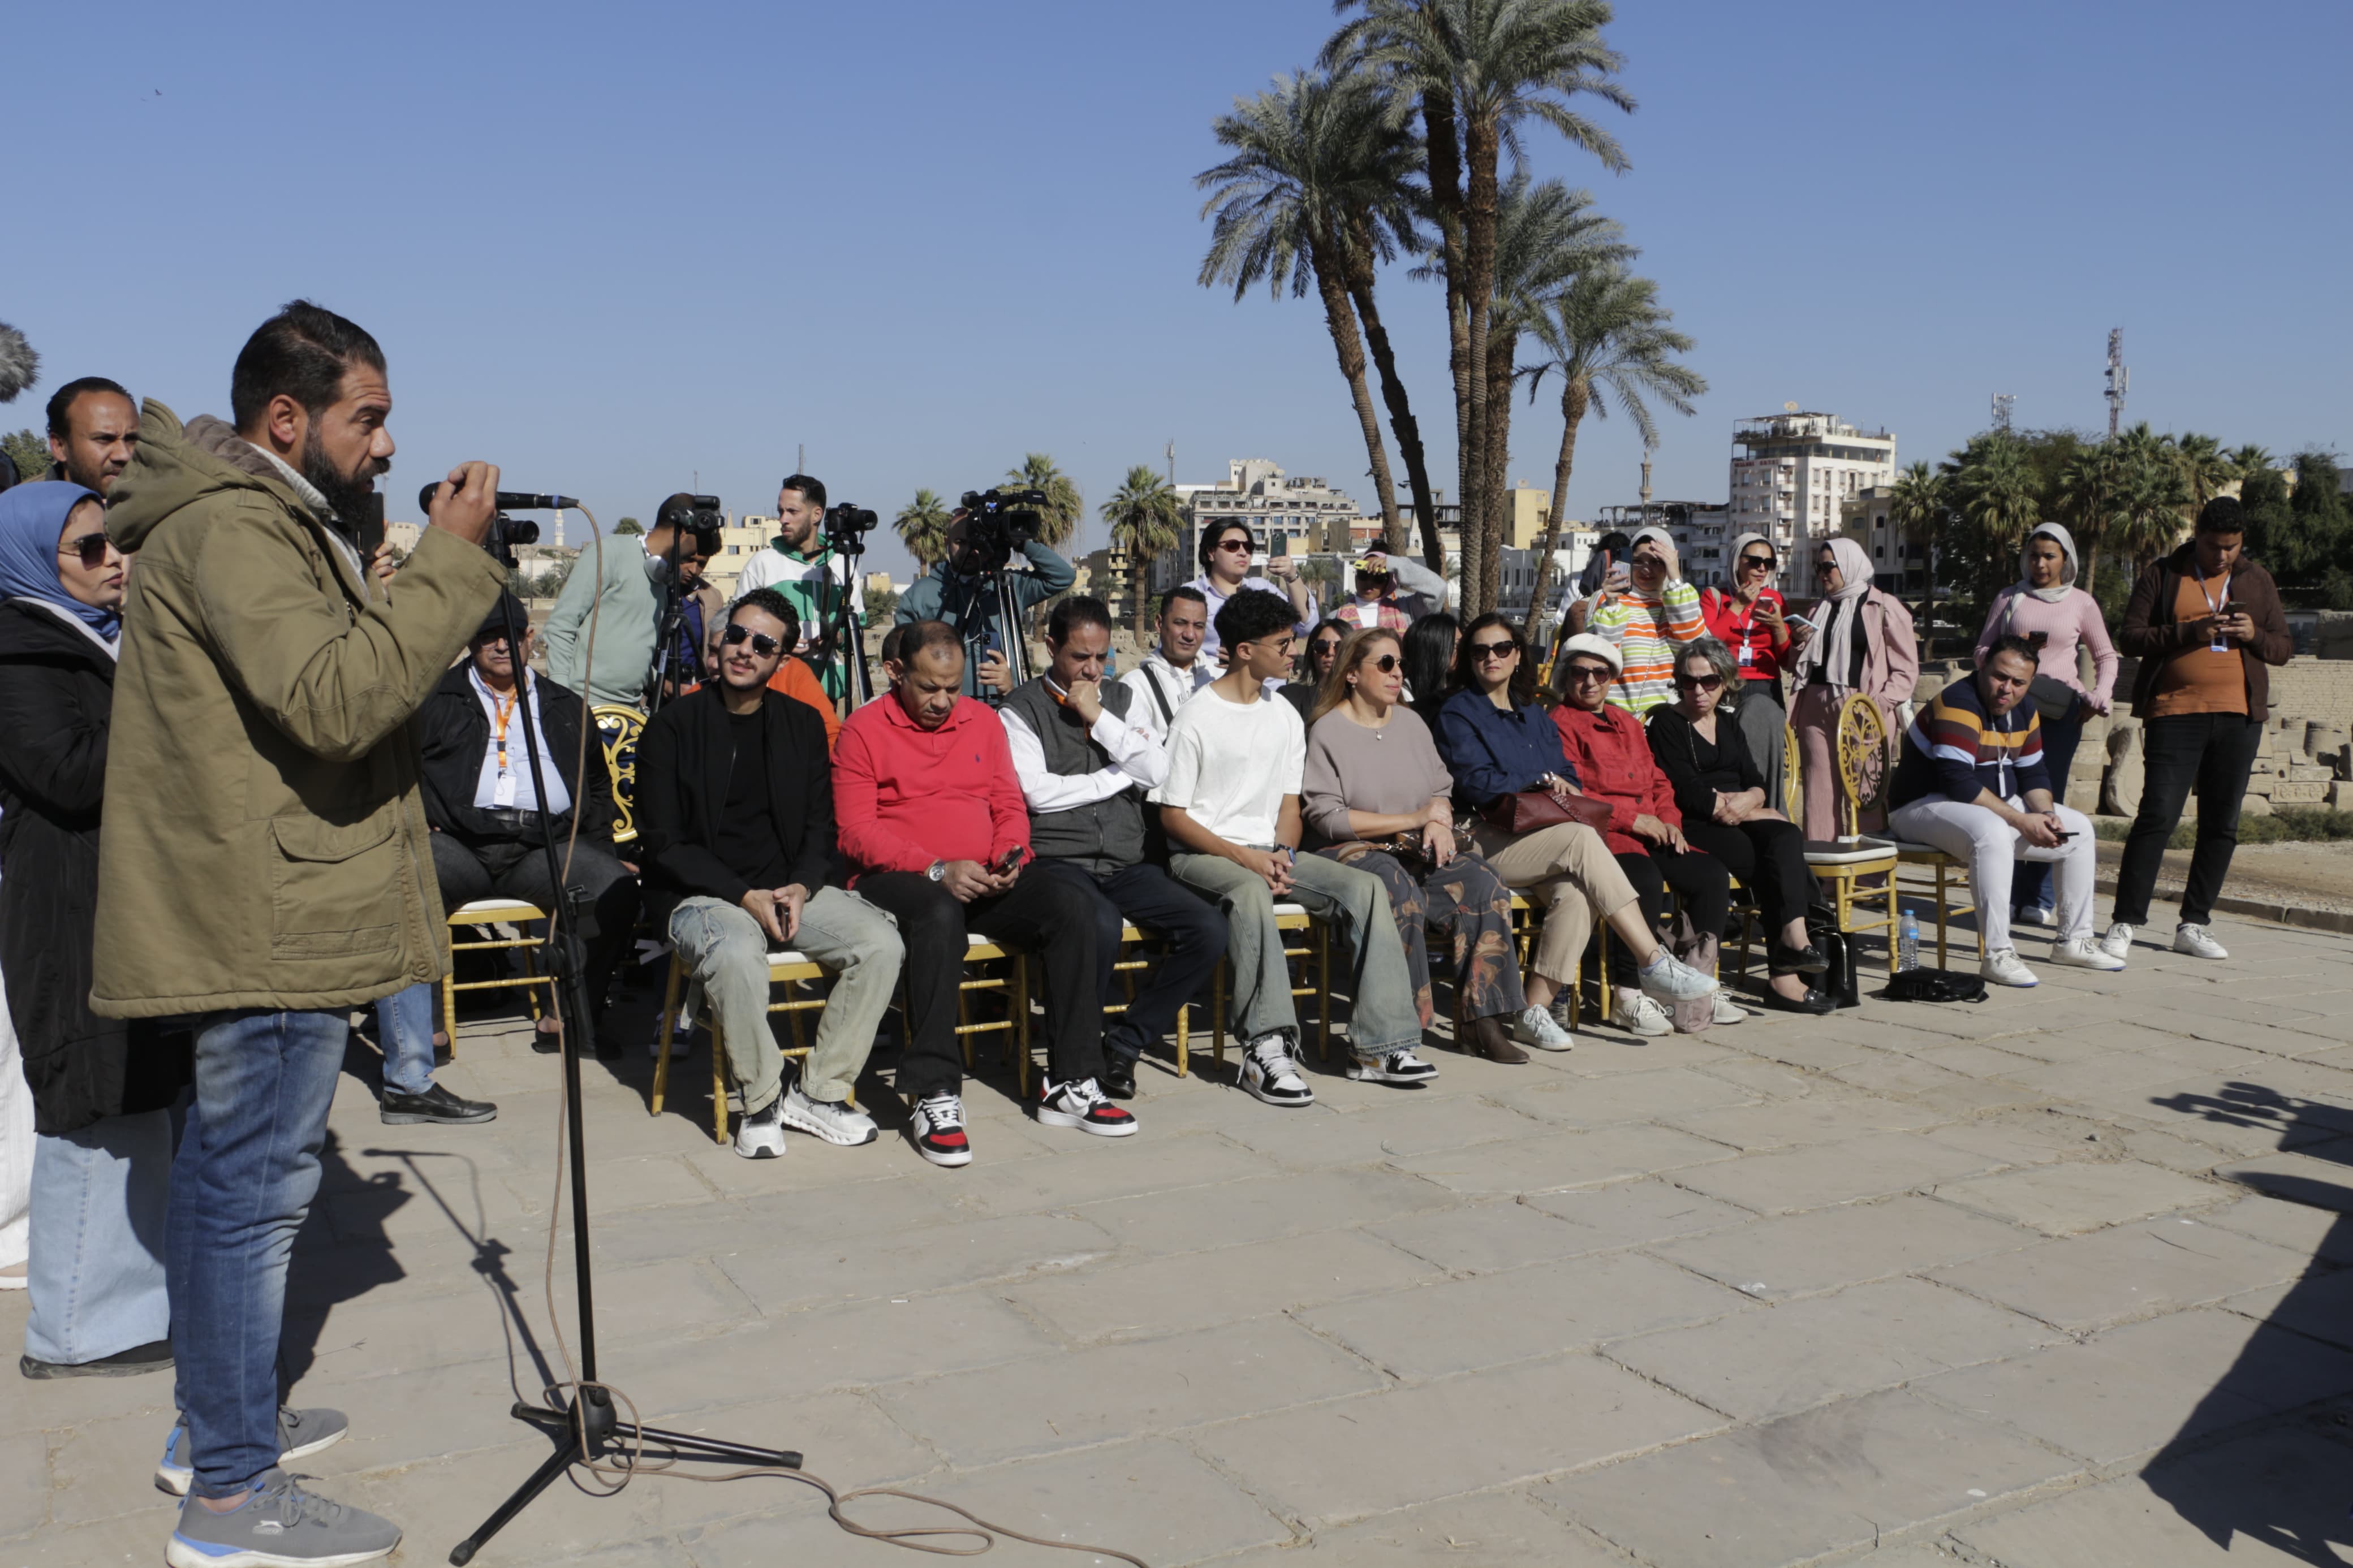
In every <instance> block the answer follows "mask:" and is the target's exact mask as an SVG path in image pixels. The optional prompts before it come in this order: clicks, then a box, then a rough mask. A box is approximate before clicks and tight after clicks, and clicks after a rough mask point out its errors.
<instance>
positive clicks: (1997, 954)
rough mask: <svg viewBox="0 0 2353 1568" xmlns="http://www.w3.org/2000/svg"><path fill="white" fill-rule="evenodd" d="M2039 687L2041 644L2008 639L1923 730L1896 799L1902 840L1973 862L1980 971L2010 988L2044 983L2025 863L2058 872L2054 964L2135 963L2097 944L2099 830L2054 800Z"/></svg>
mask: <svg viewBox="0 0 2353 1568" xmlns="http://www.w3.org/2000/svg"><path fill="white" fill-rule="evenodd" d="M2033 684H2034V646H2033V645H2032V644H2031V643H2030V642H2028V641H2027V640H2026V639H2025V638H2024V637H2015V636H2011V637H1996V638H1995V639H1994V641H1993V643H1992V644H1991V646H1989V647H1988V648H1987V649H1986V656H1985V660H1984V662H1983V663H1981V664H1979V665H1978V669H1977V673H1976V674H1975V675H1973V676H1971V677H1970V678H1969V679H1967V680H1960V681H1955V682H1954V683H1953V684H1952V685H1950V686H1947V687H1946V688H1945V689H1943V690H1942V691H1940V692H1938V693H1937V694H1936V700H1935V701H1933V702H1931V703H1929V704H1928V706H1927V707H1926V708H1924V709H1922V710H1920V712H1919V716H1918V717H1917V718H1915V719H1914V720H1913V721H1912V727H1911V729H1910V730H1908V731H1905V737H1904V739H1905V751H1904V760H1903V762H1902V763H1899V764H1898V765H1897V767H1896V770H1895V778H1894V785H1893V788H1892V789H1891V791H1890V793H1889V798H1890V799H1891V800H1892V801H1893V802H1894V808H1895V809H1894V815H1893V816H1891V817H1890V818H1889V819H1888V820H1889V826H1892V827H1893V828H1894V830H1895V833H1896V836H1897V837H1901V838H1906V839H1910V840H1911V841H1913V842H1915V843H1918V844H1932V845H1934V846H1936V847H1937V848H1939V849H1942V850H1944V851H1945V852H1946V853H1947V854H1948V855H1955V856H1960V857H1964V858H1967V859H1968V863H1969V888H1970V891H1971V893H1972V894H1973V895H1974V897H1975V898H1976V900H1977V906H1978V931H1980V932H1981V933H1982V934H1983V936H1984V948H1985V956H1984V958H1983V959H1982V960H1981V961H1980V962H1979V964H1978V973H1981V974H1983V975H1984V976H1985V977H1986V978H1987V979H1988V980H1990V981H1992V982H1993V983H1994V984H1998V985H2032V984H2035V978H2034V972H2033V971H2032V970H2031V969H2029V968H2027V967H2026V965H2025V964H2023V963H2020V962H2019V960H2018V953H2017V952H2016V950H2015V949H2013V948H2012V947H2011V946H2010V872H2011V869H2012V867H2013V865H2014V863H2015V862H2017V861H2019V860H2047V861H2051V862H2052V863H2054V865H2055V866H2056V868H2057V869H2056V871H2055V873H2054V876H2053V880H2054V881H2055V882H2056V883H2057V885H2058V889H2059V910H2058V923H2059V933H2058V935H2056V936H2055V937H2053V938H2052V942H2051V962H2052V963H2061V964H2068V965H2072V966H2073V967H2075V968H2078V969H2122V968H2123V967H2124V966H2125V963H2124V960H2122V959H2120V958H2112V957H2110V956H2109V955H2108V953H2107V952H2106V951H2105V949H2103V948H2102V947H2101V946H2100V944H2099V943H2098V942H2094V940H2093V939H2092V879H2093V875H2094V866H2095V859H2094V857H2095V856H2096V854H2097V849H2096V847H2095V845H2094V839H2093V837H2092V825H2091V823H2090V821H2088V820H2087V819H2086V818H2085V817H2084V814H2083V813H2081V812H2079V811H2075V810H2073V809H2071V808H2069V807H2067V806H2064V805H2059V804H2058V803H2057V802H2056V801H2055V800H2054V799H2053V798H2052V788H2051V773H2050V770H2049V769H2048V768H2047V767H2045V766H2044V765H2043V761H2042V721H2041V720H2040V719H2039V718H2037V717H2036V715H2035V712H2034V710H2033V706H2032V704H2031V703H2030V704H2027V705H2026V706H2025V708H2024V709H2023V710H2021V707H2020V704H2021V702H2022V701H2023V700H2024V699H2025V697H2026V694H2027V692H2028V690H2029V689H2031V687H2032V686H2033ZM2021 711H2023V713H2024V715H2025V716H2024V717H2023V718H2021V717H2020V714H2021Z"/></svg>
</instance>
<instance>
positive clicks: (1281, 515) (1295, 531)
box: [1152, 458, 1358, 594]
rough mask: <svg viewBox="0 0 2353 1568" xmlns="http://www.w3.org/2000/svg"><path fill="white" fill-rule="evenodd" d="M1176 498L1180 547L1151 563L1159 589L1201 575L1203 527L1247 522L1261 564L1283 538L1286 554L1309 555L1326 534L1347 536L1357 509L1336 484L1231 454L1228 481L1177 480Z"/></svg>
mask: <svg viewBox="0 0 2353 1568" xmlns="http://www.w3.org/2000/svg"><path fill="white" fill-rule="evenodd" d="M1176 499H1177V504H1178V505H1179V506H1180V507H1181V508H1182V509H1183V517H1184V521H1183V522H1182V524H1181V525H1180V526H1179V528H1178V529H1177V537H1176V549H1174V550H1171V551H1168V552H1165V553H1163V554H1162V555H1160V556H1159V557H1158V558H1157V559H1155V561H1154V562H1153V563H1152V591H1153V592H1154V593H1155V594H1160V593H1166V591H1167V590H1168V589H1170V588H1173V587H1175V586H1176V584H1179V583H1185V582H1189V581H1191V580H1192V579H1193V578H1195V577H1198V576H1199V575H1200V573H1201V564H1200V542H1201V530H1202V529H1204V528H1208V527H1212V526H1214V525H1217V524H1219V523H1225V522H1240V523H1246V524H1248V525H1249V527H1250V536H1251V539H1252V541H1253V542H1254V543H1255V545H1256V549H1255V550H1254V551H1253V552H1252V559H1253V560H1254V561H1255V562H1257V563H1259V564H1260V565H1261V566H1262V565H1264V563H1265V561H1266V557H1267V556H1268V555H1269V554H1270V553H1271V552H1273V551H1274V546H1275V542H1276V541H1278V540H1280V541H1281V542H1282V553H1283V554H1286V555H1306V554H1309V553H1312V552H1314V550H1315V548H1316V547H1317V545H1318V544H1320V543H1322V542H1324V541H1325V540H1327V539H1333V540H1335V541H1336V540H1339V539H1345V538H1347V537H1348V530H1349V528H1350V527H1351V526H1352V525H1353V524H1355V523H1356V521H1357V515H1358V512H1357V507H1356V502H1355V501H1354V500H1350V499H1349V497H1348V494H1347V492H1346V491H1345V490H1337V489H1333V488H1332V487H1331V486H1329V485H1327V484H1325V483H1324V481H1323V480H1322V479H1317V478H1311V477H1302V478H1297V479H1294V478H1292V477H1291V476H1289V475H1287V474H1285V473H1284V472H1283V471H1282V468H1279V467H1277V466H1276V465H1275V464H1273V463H1271V462H1269V461H1268V460H1267V459H1266V458H1233V459H1231V460H1230V461H1229V462H1228V463H1227V464H1226V479H1225V482H1224V483H1222V484H1208V485H1178V486H1177V487H1176ZM1335 528H1336V530H1337V532H1336V534H1335V532H1334V530H1335ZM1334 553H1337V552H1334Z"/></svg>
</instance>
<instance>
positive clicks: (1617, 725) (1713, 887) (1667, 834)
mask: <svg viewBox="0 0 2353 1568" xmlns="http://www.w3.org/2000/svg"><path fill="white" fill-rule="evenodd" d="M1619 668H1620V663H1619V653H1618V648H1617V647H1616V645H1615V644H1613V643H1611V642H1609V640H1608V639H1607V638H1605V637H1595V636H1594V635H1593V634H1591V633H1590V632H1585V633H1580V634H1578V635H1577V636H1576V637H1571V638H1569V639H1568V641H1567V643H1565V644H1564V645H1562V647H1561V674H1562V683H1563V685H1564V686H1565V688H1566V691H1565V693H1564V696H1565V697H1566V699H1567V700H1565V701H1564V702H1563V703H1562V704H1561V706H1559V707H1557V708H1556V709H1554V710H1553V714H1552V719H1553V722H1554V724H1556V726H1558V727H1559V730H1560V740H1561V747H1562V750H1564V751H1565V752H1567V754H1568V761H1569V763H1570V764H1571V765H1572V766H1573V767H1574V768H1575V769H1576V770H1577V779H1578V782H1579V783H1580V784H1582V785H1583V786H1584V787H1583V791H1582V793H1584V794H1586V795H1592V796H1595V797H1597V798H1599V799H1601V800H1606V801H1608V802H1609V827H1608V828H1607V829H1605V830H1604V831H1603V833H1602V836H1601V837H1603V839H1604V840H1606V841H1607V842H1608V844H1609V852H1610V853H1611V854H1612V855H1614V856H1616V857H1617V859H1618V864H1619V866H1620V868H1622V869H1623V870H1624V871H1625V873H1626V879H1627V880H1628V881H1629V882H1631V883H1632V884H1633V885H1634V891H1635V893H1636V895H1637V896H1638V897H1640V898H1641V900H1642V914H1643V918H1644V919H1645V920H1646V921H1649V922H1650V924H1651V926H1653V927H1654V928H1655V927H1656V926H1657V924H1658V923H1659V921H1660V920H1661V919H1662V917H1663V916H1664V915H1665V914H1666V913H1667V889H1670V888H1672V889H1674V890H1675V891H1676V892H1677V893H1679V894H1681V895H1682V896H1683V911H1684V913H1685V914H1687V915H1688V916H1690V918H1691V922H1692V929H1693V930H1694V931H1696V932H1698V933H1699V936H1700V937H1701V939H1702V941H1703V942H1713V941H1714V940H1715V938H1717V937H1719V936H1720V935H1721V934H1722V933H1723V931H1724V921H1725V916H1726V915H1727V914H1729V913H1730V912H1731V910H1732V880H1731V877H1730V875H1729V874H1728V873H1727V872H1726V871H1725V868H1724V862H1723V861H1721V860H1718V859H1716V858H1715V857H1714V856H1712V855H1706V854H1703V853H1701V852H1700V851H1699V850H1697V849H1694V848H1693V847H1691V844H1690V843H1689V841H1688V840H1686V839H1685V838H1684V837H1683V813H1682V812H1681V811H1679V810H1678V809H1676V806H1675V792H1674V787H1673V786H1672V784H1668V783H1667V776H1666V774H1664V773H1661V772H1660V771H1659V764H1658V763H1657V761H1656V759H1654V758H1653V757H1652V756H1651V742H1650V737H1649V735H1648V734H1647V733H1646V732H1645V731H1644V730H1643V728H1642V721H1641V720H1640V719H1637V718H1636V717H1635V716H1634V715H1633V714H1631V713H1629V712H1628V711H1626V710H1624V709H1622V708H1618V707H1613V706H1611V704H1610V703H1609V700H1608V698H1609V683H1610V682H1611V681H1613V680H1615V679H1618V671H1619ZM1612 961H1613V962H1614V963H1617V964H1618V965H1619V968H1618V970H1617V973H1616V975H1615V978H1616V979H1617V980H1618V982H1619V984H1618V987H1617V992H1616V1003H1615V1005H1614V1006H1613V1007H1612V1009H1611V1014H1610V1022H1611V1023H1613V1024H1615V1025H1617V1026H1619V1027H1620V1028H1621V1029H1631V1030H1633V1031H1634V1032H1635V1033H1636V1034H1639V1035H1663V1034H1666V1033H1667V1032H1668V1030H1669V1028H1670V1027H1671V1026H1670V1025H1669V1024H1668V1022H1667V1016H1666V1013H1665V1010H1664V1009H1663V1008H1662V1007H1660V1005H1658V1004H1657V1003H1655V1002H1653V1001H1651V999H1650V998H1649V997H1647V996H1644V995H1642V994H1641V992H1640V991H1638V990H1637V989H1635V987H1634V986H1633V985H1632V984H1630V979H1631V976H1630V973H1629V971H1628V969H1627V967H1626V965H1627V964H1628V963H1629V960H1628V958H1627V955H1626V954H1625V953H1624V952H1617V953H1614V954H1612ZM1695 967H1697V968H1698V969H1699V970H1700V971H1701V972H1702V973H1705V972H1706V969H1707V965H1706V964H1705V963H1699V964H1697V965H1695ZM1746 1016H1748V1015H1747V1014H1746V1013H1744V1012H1742V1011H1741V1010H1740V1008H1738V1007H1737V1006H1736V1005H1734V1004H1733V1002H1732V1000H1731V998H1729V997H1727V996H1726V995H1725V994H1724V993H1723V992H1722V991H1720V990H1719V991H1718V992H1716V993H1715V1022H1717V1023H1719V1024H1736V1023H1738V1022H1740V1020H1742V1019H1743V1018H1746Z"/></svg>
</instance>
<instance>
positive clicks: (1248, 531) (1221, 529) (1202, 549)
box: [1193, 517, 1258, 637]
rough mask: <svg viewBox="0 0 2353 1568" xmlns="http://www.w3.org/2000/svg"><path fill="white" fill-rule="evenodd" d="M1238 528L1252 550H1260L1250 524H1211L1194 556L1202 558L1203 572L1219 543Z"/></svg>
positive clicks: (1236, 521)
mask: <svg viewBox="0 0 2353 1568" xmlns="http://www.w3.org/2000/svg"><path fill="white" fill-rule="evenodd" d="M1237 528H1239V529H1240V530H1241V531H1242V537H1243V538H1245V539H1247V540H1249V541H1250V548H1251V549H1252V550H1256V549H1257V548H1258V530H1256V529H1254V528H1252V527H1251V526H1250V524H1249V523H1247V522H1244V521H1242V520H1241V519H1240V518H1238V517H1229V518H1227V519H1225V520H1224V521H1221V522H1213V523H1211V524H1209V526H1208V527H1207V528H1205V529H1203V530H1201V542H1200V546H1199V548H1198V549H1196V550H1195V551H1194V552H1193V553H1194V554H1196V555H1198V556H1199V557H1200V558H1201V570H1202V571H1204V572H1207V571H1208V569H1209V562H1210V560H1211V558H1212V557H1214V556H1215V555H1216V554H1217V553H1218V541H1219V540H1220V539H1223V538H1224V537H1225V536H1226V535H1227V534H1228V533H1229V532H1230V531H1232V530H1234V529H1237ZM1201 602H1202V603H1203V604H1207V603H1208V600H1206V599H1204V600H1203V601H1201ZM1225 635H1226V634H1225V633H1223V632H1219V634H1218V636H1219V637H1224V636H1225Z"/></svg>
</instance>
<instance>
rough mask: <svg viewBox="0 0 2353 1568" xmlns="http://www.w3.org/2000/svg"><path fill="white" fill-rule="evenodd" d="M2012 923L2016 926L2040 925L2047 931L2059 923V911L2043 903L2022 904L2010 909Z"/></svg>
mask: <svg viewBox="0 0 2353 1568" xmlns="http://www.w3.org/2000/svg"><path fill="white" fill-rule="evenodd" d="M2058 923H2059V916H2058V913H2057V911H2055V910H2046V909H2044V908H2043V907H2042V905H2041V904H2021V905H2020V906H2019V907H2018V908H2017V909H2014V910H2010V924H2012V925H2014V926H2040V927H2042V929H2044V930H2045V931H2048V930H2049V929H2050V928H2051V927H2052V926H2054V925H2057V924H2058Z"/></svg>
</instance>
